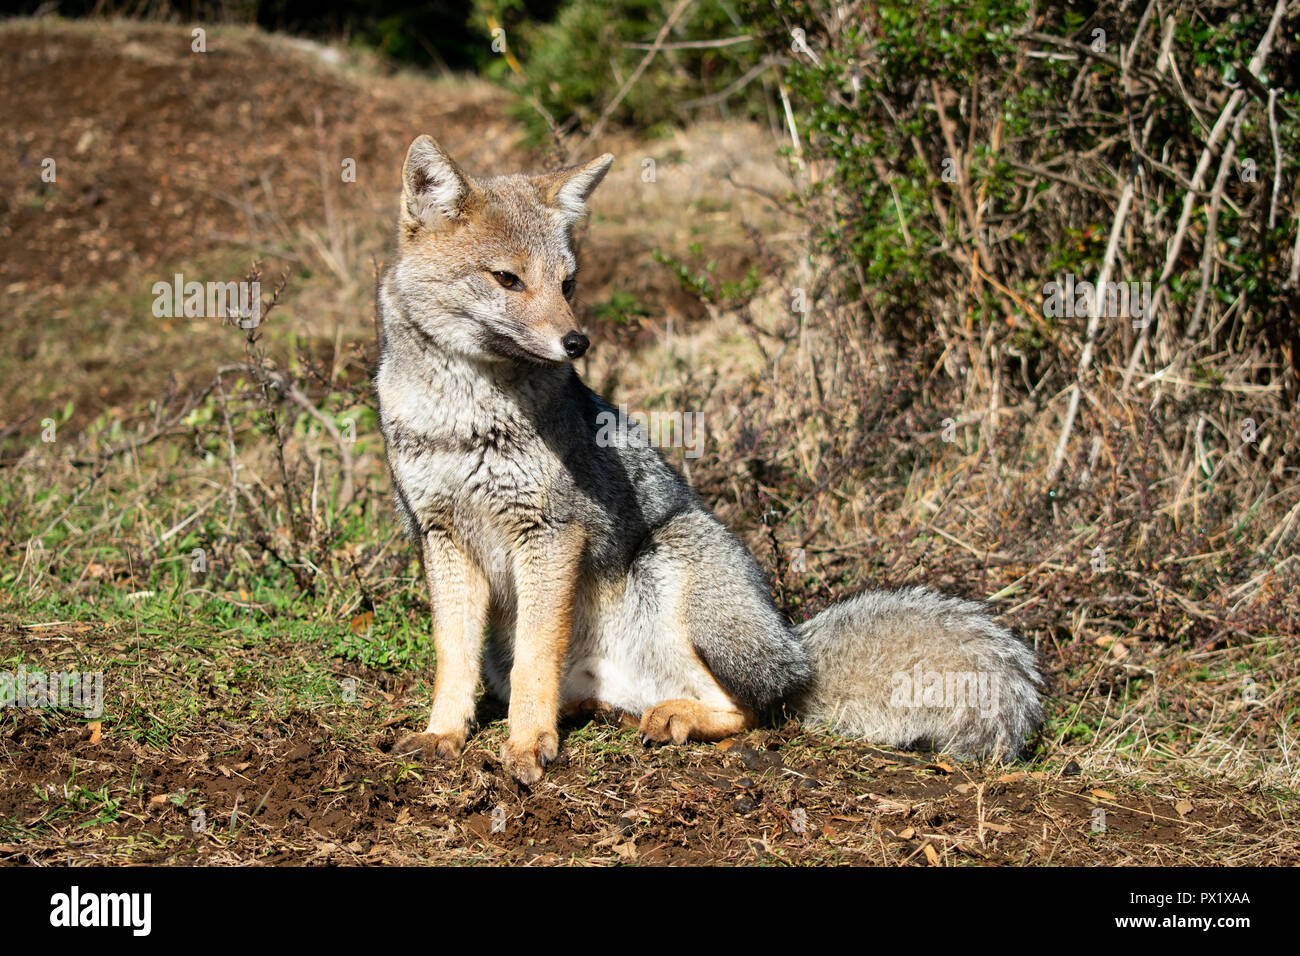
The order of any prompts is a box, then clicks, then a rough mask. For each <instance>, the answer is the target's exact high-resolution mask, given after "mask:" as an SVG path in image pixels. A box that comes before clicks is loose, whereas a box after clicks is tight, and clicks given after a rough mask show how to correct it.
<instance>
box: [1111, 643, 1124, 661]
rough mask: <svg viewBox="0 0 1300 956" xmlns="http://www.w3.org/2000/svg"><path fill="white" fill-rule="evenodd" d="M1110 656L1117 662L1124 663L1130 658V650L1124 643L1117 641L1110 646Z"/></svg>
mask: <svg viewBox="0 0 1300 956" xmlns="http://www.w3.org/2000/svg"><path fill="white" fill-rule="evenodd" d="M1110 656H1111V657H1113V658H1115V660H1117V661H1122V660H1123V659H1124V658H1126V657H1128V648H1127V647H1125V646H1124V644H1123V642H1122V641H1116V642H1115V643H1114V644H1112V645H1111V646H1110Z"/></svg>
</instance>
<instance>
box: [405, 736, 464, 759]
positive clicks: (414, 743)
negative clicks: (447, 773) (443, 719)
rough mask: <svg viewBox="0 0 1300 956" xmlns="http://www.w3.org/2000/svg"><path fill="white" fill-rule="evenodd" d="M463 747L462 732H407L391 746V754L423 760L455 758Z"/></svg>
mask: <svg viewBox="0 0 1300 956" xmlns="http://www.w3.org/2000/svg"><path fill="white" fill-rule="evenodd" d="M464 749H465V735H464V734H430V733H423V734H407V735H406V736H405V737H403V738H402V739H401V740H399V741H398V742H397V743H396V744H395V745H394V746H393V750H392V756H394V757H417V758H418V759H420V760H423V761H433V760H455V759H456V758H457V757H459V756H460V752H461V751H462V750H464Z"/></svg>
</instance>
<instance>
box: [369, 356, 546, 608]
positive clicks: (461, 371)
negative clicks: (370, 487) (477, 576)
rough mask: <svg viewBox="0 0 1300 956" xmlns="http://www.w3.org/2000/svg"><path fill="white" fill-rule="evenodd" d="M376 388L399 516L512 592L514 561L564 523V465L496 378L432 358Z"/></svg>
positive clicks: (393, 368)
mask: <svg viewBox="0 0 1300 956" xmlns="http://www.w3.org/2000/svg"><path fill="white" fill-rule="evenodd" d="M423 358H424V361H421V362H420V363H418V364H417V365H415V366H413V367H399V366H397V365H396V363H391V364H387V363H386V364H381V366H380V370H379V375H378V376H377V380H376V391H377V392H378V396H379V403H380V413H381V422H382V427H383V431H384V436H385V439H386V441H387V446H388V459H389V465H390V468H391V469H392V474H393V481H394V486H395V494H396V497H397V501H398V508H399V511H401V512H402V517H403V519H404V521H405V522H406V525H407V531H408V533H410V535H411V536H412V537H413V538H415V539H416V540H417V541H418V540H420V539H421V538H423V536H424V535H427V534H429V533H431V532H441V533H445V534H447V535H448V536H450V537H451V538H452V540H453V541H455V543H456V544H457V546H458V547H460V548H461V549H462V550H463V551H464V552H465V553H467V554H469V555H471V556H472V557H473V558H474V559H475V563H477V564H478V565H479V567H480V568H481V569H482V570H483V571H484V573H485V574H486V576H487V577H488V580H489V581H490V582H491V583H492V584H493V590H494V591H498V590H510V587H509V580H508V579H509V568H510V555H511V554H512V553H513V551H514V550H515V548H516V545H517V543H518V540H519V539H520V537H521V536H524V535H527V534H530V533H534V532H536V531H538V530H542V529H541V528H539V527H538V525H539V523H542V524H544V523H546V522H548V521H554V522H556V523H560V522H564V521H566V520H568V519H569V517H570V514H569V512H570V511H571V510H572V509H571V508H569V507H566V505H565V502H564V501H563V495H560V494H557V492H559V491H561V490H562V486H563V484H564V482H563V464H562V462H561V461H560V460H559V458H558V457H557V456H556V454H555V453H554V452H553V451H552V450H551V448H550V447H549V446H548V444H547V442H546V441H545V439H544V438H543V436H542V435H541V434H539V432H538V431H537V429H536V428H535V427H534V426H533V424H532V422H531V420H530V414H529V410H528V409H527V407H526V406H525V404H524V403H523V402H521V397H520V396H518V395H512V394H510V393H509V392H506V391H505V390H503V389H502V388H501V387H500V386H499V385H498V384H497V383H496V382H495V381H494V380H493V378H492V376H491V375H490V374H485V373H484V372H483V371H481V370H477V369H474V368H472V367H469V366H467V365H466V364H465V363H462V362H459V361H457V360H455V359H447V358H440V357H438V356H436V355H426V356H424V357H423Z"/></svg>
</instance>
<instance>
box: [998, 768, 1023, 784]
mask: <svg viewBox="0 0 1300 956" xmlns="http://www.w3.org/2000/svg"><path fill="white" fill-rule="evenodd" d="M1027 776H1028V774H1027V773H1025V772H1024V771H1023V770H1017V771H1016V772H1015V773H1004V774H1003V775H1002V776H1000V777H998V783H1015V782H1016V781H1017V780H1020V779H1022V778H1024V777H1027Z"/></svg>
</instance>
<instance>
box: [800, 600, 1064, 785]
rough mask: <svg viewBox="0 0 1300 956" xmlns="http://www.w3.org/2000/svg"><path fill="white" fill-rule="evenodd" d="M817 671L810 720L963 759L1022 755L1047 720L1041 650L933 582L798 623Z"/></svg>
mask: <svg viewBox="0 0 1300 956" xmlns="http://www.w3.org/2000/svg"><path fill="white" fill-rule="evenodd" d="M795 630H796V633H797V634H798V635H799V637H800V639H801V640H802V641H803V643H804V646H805V647H806V648H807V649H808V652H809V656H810V657H811V658H812V661H813V669H814V677H813V680H812V683H811V684H810V685H809V686H808V687H807V689H806V690H805V691H804V692H803V693H802V694H801V695H799V696H798V697H797V698H796V699H795V700H794V701H793V704H794V708H795V710H796V711H798V712H799V714H800V715H801V716H802V717H803V719H804V720H806V721H809V722H811V723H813V724H823V725H828V726H829V727H830V728H831V729H832V730H834V731H835V732H837V733H840V734H842V735H844V736H849V737H860V738H863V739H865V740H869V741H871V742H872V743H878V744H885V745H888V746H894V747H902V748H909V747H925V748H928V749H932V750H937V751H943V752H947V753H951V754H953V755H954V756H956V757H961V758H964V759H973V758H978V757H1003V758H1006V757H1015V756H1018V755H1019V754H1020V753H1021V752H1022V750H1023V748H1024V744H1025V741H1026V738H1028V737H1030V736H1031V735H1032V734H1033V733H1034V731H1036V730H1037V728H1038V725H1039V722H1040V721H1041V719H1042V705H1041V704H1040V702H1039V692H1038V689H1039V687H1040V686H1041V684H1042V677H1041V676H1040V675H1039V673H1038V668H1037V666H1036V665H1035V662H1034V653H1033V651H1032V650H1031V649H1030V648H1029V646H1028V645H1026V644H1025V643H1024V642H1023V641H1021V640H1020V639H1019V638H1017V637H1016V636H1015V635H1014V634H1012V633H1011V632H1010V631H1008V630H1007V629H1006V628H1004V627H1002V626H1001V625H999V624H997V623H996V622H995V621H993V619H992V618H990V617H989V616H988V614H987V613H986V612H985V609H984V607H983V606H982V605H980V604H975V603H972V602H970V601H963V600H960V599H958V598H951V597H945V596H943V595H941V594H936V593H935V592H934V591H931V590H929V589H927V588H921V587H918V588H911V589H909V590H904V591H870V592H867V593H864V594H859V595H857V596H856V597H852V598H849V599H848V600H845V601H841V602H839V603H838V604H833V605H831V606H830V607H829V608H827V609H826V610H825V611H823V612H822V613H820V614H818V615H817V616H816V617H813V618H811V619H809V620H807V621H805V622H804V623H802V624H800V625H799V626H798V627H797V628H796V629H795Z"/></svg>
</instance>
